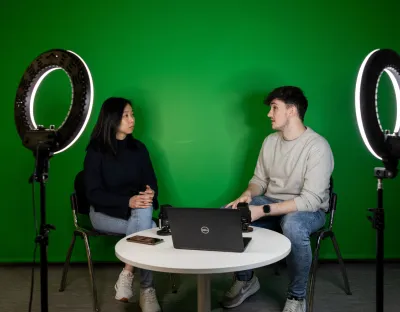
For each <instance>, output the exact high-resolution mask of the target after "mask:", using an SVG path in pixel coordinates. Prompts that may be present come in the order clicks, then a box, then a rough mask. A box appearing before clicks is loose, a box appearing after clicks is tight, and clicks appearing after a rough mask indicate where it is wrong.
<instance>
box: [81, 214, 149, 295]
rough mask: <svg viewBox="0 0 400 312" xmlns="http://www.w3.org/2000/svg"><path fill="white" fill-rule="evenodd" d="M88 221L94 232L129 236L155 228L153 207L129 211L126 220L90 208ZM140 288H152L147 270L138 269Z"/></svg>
mask: <svg viewBox="0 0 400 312" xmlns="http://www.w3.org/2000/svg"><path fill="white" fill-rule="evenodd" d="M89 216H90V220H91V222H92V225H93V227H94V228H95V229H96V230H99V231H103V232H112V233H118V234H125V235H130V234H133V233H136V232H140V231H144V230H147V229H151V228H153V227H155V225H154V223H153V219H152V216H153V207H149V208H135V209H131V216H130V218H129V219H128V220H124V219H119V218H114V217H111V216H109V215H106V214H104V213H101V212H96V211H94V209H93V207H90V214H89ZM140 287H142V288H148V287H153V274H152V272H151V271H149V270H144V269H140Z"/></svg>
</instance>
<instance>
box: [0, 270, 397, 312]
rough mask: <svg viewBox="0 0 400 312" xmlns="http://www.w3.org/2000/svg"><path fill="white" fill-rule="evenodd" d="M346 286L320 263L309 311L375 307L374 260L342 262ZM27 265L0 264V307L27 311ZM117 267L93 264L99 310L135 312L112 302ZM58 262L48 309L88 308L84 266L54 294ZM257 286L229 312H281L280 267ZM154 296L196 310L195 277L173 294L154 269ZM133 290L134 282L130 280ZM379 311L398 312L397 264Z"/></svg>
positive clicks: (215, 296)
mask: <svg viewBox="0 0 400 312" xmlns="http://www.w3.org/2000/svg"><path fill="white" fill-rule="evenodd" d="M346 267H347V270H348V274H349V279H350V287H351V290H352V292H353V294H352V295H351V296H347V295H346V294H345V293H344V291H343V286H342V285H343V282H342V280H341V275H340V272H339V270H338V269H339V267H338V266H337V265H336V264H334V263H325V264H321V265H320V267H319V271H318V275H317V284H316V292H315V306H314V311H315V312H319V311H324V312H325V311H327V312H328V311H332V312H334V311H335V312H336V311H363V312H369V311H371V312H372V311H375V305H374V304H375V266H374V264H359V263H358V264H357V263H348V264H347V265H346ZM30 270H31V269H30V267H29V266H17V265H15V266H13V265H6V266H0V311H1V312H21V311H28V302H29V290H30ZM120 270H121V266H120V265H115V264H108V265H104V264H96V265H95V274H96V278H97V287H98V296H99V302H100V307H101V311H102V312H108V311H112V312H119V311H125V312H135V311H140V308H139V306H138V303H137V302H135V303H131V304H125V303H120V302H117V301H115V300H114V294H115V291H114V283H115V280H116V278H117V276H118V274H119V272H120ZM61 272H62V266H61V265H50V266H49V312H56V311H60V312H67V311H70V312H83V311H92V296H91V288H90V281H89V275H88V270H87V267H86V266H85V265H82V264H75V265H72V266H71V268H70V270H69V275H68V281H67V288H66V290H65V291H64V292H59V291H58V289H59V284H60V280H61ZM256 274H257V276H258V277H259V279H260V282H261V289H260V291H259V292H258V293H256V294H255V295H254V296H252V297H250V298H249V299H248V300H247V301H245V302H244V303H243V304H242V305H241V306H240V307H237V308H235V309H230V311H232V312H239V311H242V312H243V311H246V312H253V311H254V312H255V311H269V312H279V311H282V308H283V304H284V301H285V290H286V287H287V281H288V280H287V274H286V269H285V268H283V270H282V271H281V275H280V276H276V275H274V272H273V270H272V268H271V267H265V268H261V269H257V270H256ZM154 276H155V283H156V288H157V295H158V297H159V301H160V304H161V306H162V308H163V311H164V312H176V311H189V312H191V311H196V308H197V299H196V296H197V293H196V277H195V276H192V275H180V276H178V280H177V281H178V285H179V289H178V293H177V294H172V293H171V291H170V282H169V275H168V274H165V273H155V275H154ZM39 279H40V275H39V270H37V271H36V274H35V288H34V301H33V309H32V311H40V283H39ZM231 279H232V275H231V274H218V275H214V276H213V277H212V285H211V288H212V295H211V296H212V308H213V309H217V308H220V306H219V299H220V298H221V296H222V295H223V292H224V290H226V289H227V288H228V287H229V286H230V284H231ZM135 286H136V289H137V288H138V282H137V280H136V281H135ZM384 289H385V312H399V311H400V264H396V263H393V264H386V265H385V288H384Z"/></svg>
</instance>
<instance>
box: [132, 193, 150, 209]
mask: <svg viewBox="0 0 400 312" xmlns="http://www.w3.org/2000/svg"><path fill="white" fill-rule="evenodd" d="M152 204H153V198H152V197H150V196H149V195H147V194H146V195H135V196H132V197H131V198H130V199H129V207H130V208H149V207H151V205H152Z"/></svg>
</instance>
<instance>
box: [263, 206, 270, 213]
mask: <svg viewBox="0 0 400 312" xmlns="http://www.w3.org/2000/svg"><path fill="white" fill-rule="evenodd" d="M270 211H271V208H270V206H269V205H264V212H265V213H269V212H270Z"/></svg>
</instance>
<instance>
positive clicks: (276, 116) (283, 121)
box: [268, 99, 293, 130]
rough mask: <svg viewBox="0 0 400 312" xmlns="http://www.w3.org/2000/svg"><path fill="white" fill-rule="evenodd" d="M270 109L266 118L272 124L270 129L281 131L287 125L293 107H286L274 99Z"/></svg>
mask: <svg viewBox="0 0 400 312" xmlns="http://www.w3.org/2000/svg"><path fill="white" fill-rule="evenodd" d="M270 106H271V109H270V111H269V113H268V117H269V118H270V119H271V122H272V129H274V130H283V129H284V128H285V127H286V125H287V124H288V123H289V117H290V116H291V115H292V113H293V112H292V110H293V107H291V106H287V105H286V104H285V103H284V102H283V101H281V100H278V99H274V100H273V101H272V102H271V105H270Z"/></svg>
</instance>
